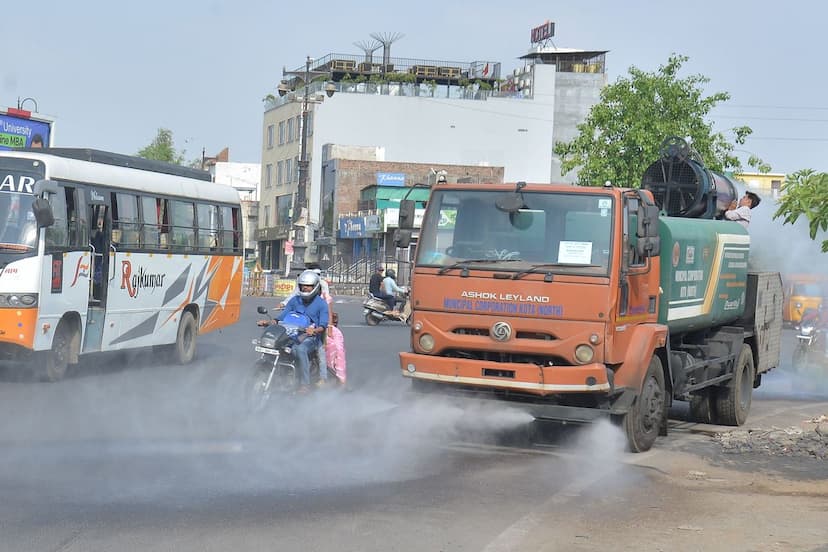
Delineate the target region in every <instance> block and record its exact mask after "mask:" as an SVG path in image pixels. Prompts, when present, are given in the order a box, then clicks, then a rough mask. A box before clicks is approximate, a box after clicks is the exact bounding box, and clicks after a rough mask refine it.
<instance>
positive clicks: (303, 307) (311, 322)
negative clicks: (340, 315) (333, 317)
mask: <svg viewBox="0 0 828 552" xmlns="http://www.w3.org/2000/svg"><path fill="white" fill-rule="evenodd" d="M296 285H297V287H298V288H299V293H298V295H295V296H293V297H291V298H290V300H289V301H288V302H287V304H286V305H285V309H284V310H283V311H282V312H280V313H279V314H278V315H277V316H276V319H275V320H276V321H277V322H278V321H281V320H284V319H285V318H286V317H291V319H295V318H296V317H297V316H298V317H303V318H304V319H307V327H306V329H305V335H304V336H303V337H302V339H300V341H299V343H298V344H297V345H296V347H294V348H293V352H294V355H295V356H296V364H297V365H298V366H297V367H298V368H299V374H300V386H299V389H298V391H297V393H299V394H304V393H307V392H308V391H309V389H310V358H309V355H310V353H311V352H312V351H315V350H317V349H318V348H319V347H320V345H321V343H322V338H323V333H324V332H325V328H327V327H328V319H329V316H330V314H329V311H328V304H327V302H325V300H324V299H323V298H322V297H321V291H322V284H321V282H320V278H319V275H318V274H316V273H315V272H314V271H312V270H305V271H304V272H302V273H301V274H300V275H299V277H298V278H296ZM262 322H264V323H265V324H266V323H267V322H268V321H260V322H259V323H260V324H261V323H262ZM327 380H328V371H327V370H325V369H322V370H320V371H319V384H320V385H324V383H325V382H327Z"/></svg>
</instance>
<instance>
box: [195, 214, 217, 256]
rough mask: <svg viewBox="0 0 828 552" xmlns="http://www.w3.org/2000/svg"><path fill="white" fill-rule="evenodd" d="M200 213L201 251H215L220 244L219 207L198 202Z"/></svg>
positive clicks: (199, 237) (199, 238) (199, 242)
mask: <svg viewBox="0 0 828 552" xmlns="http://www.w3.org/2000/svg"><path fill="white" fill-rule="evenodd" d="M196 212H197V214H198V248H199V250H201V251H214V250H215V248H216V247H217V246H218V227H219V220H218V207H217V206H215V205H206V204H204V203H197V204H196Z"/></svg>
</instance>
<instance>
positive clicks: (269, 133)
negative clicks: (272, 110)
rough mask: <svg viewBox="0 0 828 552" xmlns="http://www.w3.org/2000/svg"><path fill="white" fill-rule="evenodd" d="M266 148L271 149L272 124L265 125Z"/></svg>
mask: <svg viewBox="0 0 828 552" xmlns="http://www.w3.org/2000/svg"><path fill="white" fill-rule="evenodd" d="M267 149H273V125H267Z"/></svg>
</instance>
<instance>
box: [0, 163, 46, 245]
mask: <svg viewBox="0 0 828 552" xmlns="http://www.w3.org/2000/svg"><path fill="white" fill-rule="evenodd" d="M44 174H45V173H44V168H43V164H42V163H40V162H38V161H32V160H30V159H16V158H8V157H4V158H0V250H2V251H3V252H14V251H21V252H25V251H31V250H32V249H34V248H36V247H37V224H36V222H35V218H34V213H33V212H32V202H33V201H34V196H33V195H32V188H33V187H34V183H35V182H36V181H37V180H40V179H42V178H43V177H44Z"/></svg>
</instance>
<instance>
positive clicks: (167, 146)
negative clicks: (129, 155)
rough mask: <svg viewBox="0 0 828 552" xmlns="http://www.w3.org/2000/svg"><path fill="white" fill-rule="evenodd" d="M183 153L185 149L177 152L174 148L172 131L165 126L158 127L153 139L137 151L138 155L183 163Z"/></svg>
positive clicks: (156, 159) (177, 163) (178, 163)
mask: <svg viewBox="0 0 828 552" xmlns="http://www.w3.org/2000/svg"><path fill="white" fill-rule="evenodd" d="M185 154H186V152H185V151H183V150H182V151H180V152H179V151H177V150H176V149H175V145H174V144H173V134H172V131H171V130H168V129H166V128H159V129H158V134H156V136H155V139H154V140H153V141H152V142H151V143H150V144H149V145H148V146H146V147H145V148H143V149H141V150H140V151H139V152H138V157H143V158H144V159H153V160H155V161H166V162H167V163H175V164H176V165H183V164H184V157H185Z"/></svg>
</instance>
